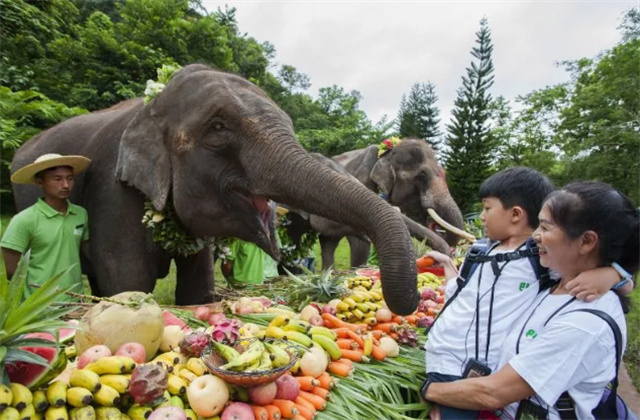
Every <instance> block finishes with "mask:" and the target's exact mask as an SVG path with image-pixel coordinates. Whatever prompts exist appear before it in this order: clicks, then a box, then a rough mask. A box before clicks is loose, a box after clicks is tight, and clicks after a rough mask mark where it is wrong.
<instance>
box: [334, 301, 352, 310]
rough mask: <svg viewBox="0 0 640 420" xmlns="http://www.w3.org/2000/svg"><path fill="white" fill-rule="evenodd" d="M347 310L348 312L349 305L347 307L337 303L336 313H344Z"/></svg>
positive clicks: (343, 303)
mask: <svg viewBox="0 0 640 420" xmlns="http://www.w3.org/2000/svg"><path fill="white" fill-rule="evenodd" d="M348 310H349V305H347V304H346V303H345V302H338V304H336V311H338V312H346V311H348Z"/></svg>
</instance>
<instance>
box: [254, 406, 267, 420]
mask: <svg viewBox="0 0 640 420" xmlns="http://www.w3.org/2000/svg"><path fill="white" fill-rule="evenodd" d="M251 409H253V416H254V417H255V420H269V411H268V410H267V409H266V408H265V407H263V406H261V405H251Z"/></svg>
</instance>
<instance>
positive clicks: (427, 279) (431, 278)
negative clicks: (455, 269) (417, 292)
mask: <svg viewBox="0 0 640 420" xmlns="http://www.w3.org/2000/svg"><path fill="white" fill-rule="evenodd" d="M443 282H444V278H442V277H438V276H436V275H435V274H433V273H420V274H418V289H421V288H423V287H430V288H432V289H434V290H435V289H436V288H437V287H438V286H440V285H442V283H443Z"/></svg>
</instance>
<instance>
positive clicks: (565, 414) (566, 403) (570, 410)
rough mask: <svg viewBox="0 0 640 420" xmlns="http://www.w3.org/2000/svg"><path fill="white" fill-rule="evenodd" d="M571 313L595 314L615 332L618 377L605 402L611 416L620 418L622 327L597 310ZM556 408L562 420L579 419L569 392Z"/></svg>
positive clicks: (614, 380)
mask: <svg viewBox="0 0 640 420" xmlns="http://www.w3.org/2000/svg"><path fill="white" fill-rule="evenodd" d="M571 312H588V313H590V314H593V315H595V316H597V317H599V318H601V319H602V320H604V321H605V322H606V323H607V324H608V325H609V328H611V331H612V332H613V338H614V340H615V344H616V375H615V377H614V378H613V380H612V381H611V391H610V393H609V396H608V397H607V401H606V402H605V404H606V405H607V408H608V409H609V411H610V412H611V414H613V415H614V416H615V417H614V418H618V406H617V396H618V370H619V369H620V363H621V359H622V333H621V332H620V327H618V324H617V323H616V321H615V320H614V319H613V318H611V316H610V315H609V314H607V313H606V312H603V311H599V310H597V309H575V310H573V311H569V312H567V313H571ZM555 407H556V409H557V410H558V413H559V414H560V418H561V419H562V420H576V419H577V414H576V411H575V406H574V404H573V400H572V399H571V396H569V393H568V392H567V391H565V392H563V393H562V395H560V398H559V399H558V401H557V402H556V404H555Z"/></svg>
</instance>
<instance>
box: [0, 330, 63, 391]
mask: <svg viewBox="0 0 640 420" xmlns="http://www.w3.org/2000/svg"><path fill="white" fill-rule="evenodd" d="M27 337H30V338H42V339H45V340H51V341H53V342H55V338H54V336H53V335H52V334H49V333H32V334H27ZM61 339H62V338H61ZM20 348H21V349H22V350H26V351H28V352H31V353H34V354H37V355H38V356H40V357H42V358H43V359H45V360H46V361H47V363H49V366H48V367H45V366H42V365H38V364H35V363H29V362H16V363H15V364H7V366H6V368H7V374H8V375H9V381H10V382H17V383H20V384H22V385H24V386H26V387H28V388H30V389H36V388H38V387H41V386H42V385H45V384H47V383H48V382H49V381H50V380H51V379H53V378H55V377H56V376H58V374H59V373H60V372H62V371H63V370H64V368H65V367H66V366H67V357H66V356H65V353H64V349H60V348H56V347H20Z"/></svg>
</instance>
